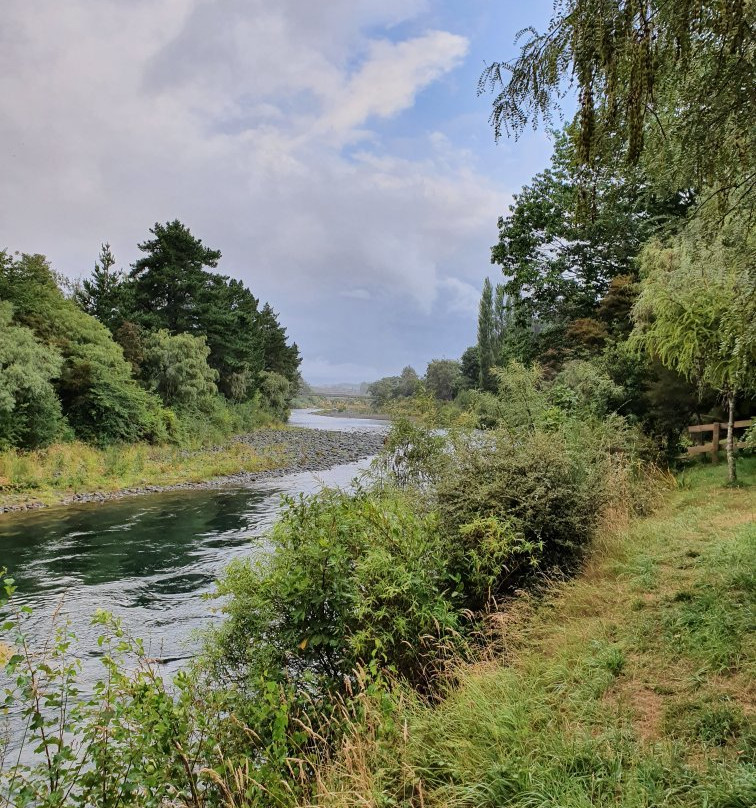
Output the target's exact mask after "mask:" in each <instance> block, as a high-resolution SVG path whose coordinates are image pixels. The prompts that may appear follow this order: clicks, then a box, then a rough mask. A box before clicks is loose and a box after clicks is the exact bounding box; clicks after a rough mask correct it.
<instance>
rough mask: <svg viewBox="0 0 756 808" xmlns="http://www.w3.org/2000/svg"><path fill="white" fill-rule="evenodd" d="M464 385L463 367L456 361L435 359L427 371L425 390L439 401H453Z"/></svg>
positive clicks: (429, 364)
mask: <svg viewBox="0 0 756 808" xmlns="http://www.w3.org/2000/svg"><path fill="white" fill-rule="evenodd" d="M461 383H462V365H461V364H460V363H459V362H457V361H455V360H454V359H433V360H432V361H431V362H429V363H428V367H427V369H426V371H425V389H426V390H427V391H428V392H429V393H431V394H432V395H433V396H434V397H435V398H437V399H438V400H439V401H451V400H452V399H453V398H454V396H455V395H456V394H457V391H458V390H459V388H460V385H461Z"/></svg>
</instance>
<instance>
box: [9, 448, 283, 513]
mask: <svg viewBox="0 0 756 808" xmlns="http://www.w3.org/2000/svg"><path fill="white" fill-rule="evenodd" d="M283 464H284V451H283V447H278V446H272V447H270V449H267V450H265V452H261V451H260V450H259V449H255V448H253V447H251V446H249V445H248V444H245V443H242V442H238V441H230V442H229V443H227V444H226V445H224V446H220V447H213V448H208V449H196V450H191V451H190V450H186V449H179V448H177V447H175V446H150V445H147V444H130V445H123V446H111V447H108V448H106V449H98V448H95V447H93V446H89V445H87V444H84V443H80V442H74V443H61V444H55V445H53V446H50V447H48V448H47V449H41V450H37V451H32V452H21V451H18V450H14V449H10V450H6V451H4V452H0V506H9V505H19V504H25V503H29V502H42V503H44V504H53V503H55V502H59V501H60V500H61V499H63V498H65V497H66V496H70V495H71V494H76V493H81V492H92V491H103V492H109V491H116V490H119V489H124V488H136V487H140V486H146V485H174V484H177V483H187V482H198V481H201V480H207V479H210V478H212V477H219V476H223V475H226V474H233V473H236V472H239V471H263V470H267V469H275V468H280V467H281V466H282V465H283Z"/></svg>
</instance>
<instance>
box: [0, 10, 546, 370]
mask: <svg viewBox="0 0 756 808" xmlns="http://www.w3.org/2000/svg"><path fill="white" fill-rule="evenodd" d="M551 7H552V2H551V0H531V2H529V3H522V2H520V1H519V0H499V2H495V1H494V0H488V2H486V0H317V1H316V2H312V0H276V2H271V1H270V0H66V2H60V0H33V2H32V1H31V0H3V25H2V26H1V27H0V97H2V99H3V111H2V115H0V248H7V249H9V250H11V251H15V250H19V251H22V252H34V253H43V254H44V255H46V256H47V257H48V258H49V260H50V261H51V263H52V266H53V268H54V269H55V270H56V271H58V272H60V273H62V274H64V275H67V276H69V277H72V278H75V277H80V276H85V275H87V274H88V273H89V272H90V271H91V268H92V266H93V264H94V261H95V259H96V258H97V255H98V253H99V250H100V245H101V243H103V242H106V241H107V242H109V243H110V245H111V247H112V249H113V252H114V254H115V256H116V259H117V264H118V265H119V266H122V267H124V268H128V265H129V264H131V263H132V262H133V261H134V260H136V258H137V257H138V256H139V255H140V253H139V251H138V249H137V244H138V243H139V242H142V241H145V240H146V239H147V238H149V235H150V234H149V229H150V227H153V226H154V224H155V222H166V221H169V220H173V219H179V220H181V221H182V222H183V223H184V224H185V225H187V226H188V227H189V228H190V229H191V231H192V233H193V234H194V235H195V236H197V237H199V238H201V239H202V241H203V242H204V243H205V244H206V245H207V246H209V247H211V248H213V249H220V250H221V252H222V253H223V257H222V259H221V261H220V263H219V266H218V271H220V272H222V273H223V274H226V275H230V276H232V277H235V278H240V279H242V280H243V281H244V282H245V283H246V284H247V285H248V286H249V287H250V288H251V289H252V291H253V292H254V294H255V295H256V296H257V297H259V298H260V299H261V301H269V302H270V303H271V304H272V305H273V307H274V309H275V310H276V311H277V312H279V314H280V320H281V322H282V323H283V325H285V326H286V328H287V331H288V334H289V335H290V337H291V338H292V339H293V340H295V341H296V342H297V344H298V345H299V348H300V351H301V353H302V356H303V363H302V374H303V376H304V378H305V379H307V380H308V381H309V382H311V383H314V384H323V383H334V382H353V383H356V382H361V381H371V380H374V379H376V378H379V377H381V376H384V375H391V374H394V373H397V372H399V371H400V370H401V369H402V367H404V366H405V365H408V364H410V365H412V366H414V367H415V368H416V369H417V370H418V371H419V372H420V373H421V374H422V373H423V372H424V370H425V366H426V364H427V363H428V361H430V360H431V359H434V358H457V357H459V356H460V355H461V353H462V352H463V351H464V349H465V348H466V347H467V346H468V345H470V344H473V343H474V342H475V332H476V318H477V305H478V300H479V296H480V289H481V287H482V283H483V279H484V278H485V277H486V275H490V276H491V277H492V278H495V277H496V272H497V270H496V268H495V267H492V266H491V264H490V260H489V259H490V248H491V245H493V244H494V243H495V241H496V238H497V228H496V221H497V219H498V217H499V216H500V215H502V214H505V213H506V211H507V206H508V205H509V203H510V202H511V199H512V194H513V193H516V192H517V191H518V190H519V189H520V188H521V186H522V185H523V184H525V183H527V182H528V181H529V179H530V178H531V177H532V176H533V175H534V174H535V173H537V172H538V171H540V170H542V169H543V168H544V167H545V166H546V165H547V163H548V160H549V156H550V153H551V144H550V141H549V139H548V138H547V136H546V135H545V134H544V133H543V132H526V133H525V134H524V135H523V136H522V137H521V138H520V139H519V140H518V141H516V142H515V141H507V140H502V141H500V142H499V143H498V144H497V143H494V139H493V133H492V130H491V127H490V125H489V123H488V116H489V114H490V104H491V97H490V96H481V97H478V96H477V93H476V87H477V81H478V78H479V76H480V73H481V71H482V70H483V68H484V67H485V64H486V63H487V62H490V61H494V60H505V59H508V58H511V57H512V56H514V55H515V53H516V46H515V44H514V39H515V35H516V33H517V31H519V30H520V29H522V28H524V27H525V26H529V25H532V26H535V27H536V28H537V29H539V30H542V29H543V28H544V27H545V25H546V23H547V21H548V19H549V14H550V11H551Z"/></svg>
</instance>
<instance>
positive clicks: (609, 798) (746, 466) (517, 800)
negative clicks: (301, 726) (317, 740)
mask: <svg viewBox="0 0 756 808" xmlns="http://www.w3.org/2000/svg"><path fill="white" fill-rule="evenodd" d="M723 478H724V471H723V470H722V468H711V467H709V468H705V467H704V468H701V467H699V468H697V469H695V470H692V471H689V472H687V473H685V474H684V475H683V476H682V477H681V478H680V481H679V483H678V487H677V488H676V489H675V490H674V491H671V492H670V493H669V494H668V495H667V496H666V497H665V500H664V503H663V504H662V506H661V507H660V508H659V509H658V510H657V511H656V512H655V513H654V514H653V515H652V516H650V517H647V518H644V519H639V520H636V521H633V522H632V523H630V524H626V525H624V526H615V527H614V528H613V529H611V530H607V531H606V532H605V534H604V537H603V538H602V540H601V541H600V542H598V546H597V548H596V552H595V554H594V557H593V560H592V561H591V563H590V564H589V565H588V566H587V568H586V569H585V570H584V572H583V573H582V574H581V575H580V576H579V577H578V578H576V579H575V580H573V581H571V582H569V583H566V584H564V585H562V586H560V587H559V588H558V589H556V590H555V591H554V593H553V594H552V595H551V596H550V597H549V598H547V599H546V601H545V602H542V603H541V604H540V605H538V606H534V605H530V604H528V603H527V602H526V601H524V602H523V603H521V604H520V605H519V607H518V608H517V609H515V610H514V613H513V614H510V615H509V616H508V618H507V619H506V621H505V622H504V625H503V627H502V634H503V640H502V647H501V648H500V649H499V650H498V652H497V653H495V654H492V659H490V660H489V661H486V662H482V663H478V664H477V665H474V666H470V667H467V668H464V669H463V670H462V671H461V672H460V679H459V681H458V683H457V686H456V687H455V688H454V689H453V691H451V693H450V694H449V695H448V697H447V698H446V699H445V700H444V701H443V702H441V703H440V704H439V705H438V706H435V707H429V706H426V705H422V704H418V703H417V702H416V701H413V700H412V699H411V698H407V702H406V704H404V705H403V706H402V707H401V708H400V715H399V720H397V721H395V731H393V732H392V731H391V730H387V729H386V725H385V721H384V722H383V724H382V725H381V724H380V722H379V721H376V722H375V723H376V726H375V727H373V729H372V731H366V730H365V727H364V726H363V727H362V729H361V730H360V731H359V732H356V733H355V735H354V736H353V737H352V738H350V739H349V741H348V743H347V745H346V746H345V749H344V750H343V754H342V756H341V757H340V759H339V760H338V761H337V762H336V763H334V764H332V766H331V767H330V768H329V769H328V770H327V771H326V772H325V774H324V778H323V783H322V788H321V794H320V796H319V799H318V804H320V805H332V806H347V805H350V806H356V805H360V806H376V808H377V806H395V805H404V806H422V808H431V807H432V806H469V807H470V808H472V807H473V806H475V808H499V806H522V808H525V806H527V807H528V808H537V807H540V806H544V808H545V806H549V808H587V807H588V806H627V808H636V807H638V808H640V807H641V806H643V807H644V808H651V806H681V807H682V806H686V807H687V806H690V808H694V807H695V808H701V807H702V806H710V807H711V808H713V807H714V806H717V807H718V808H751V807H752V806H754V805H756V724H755V723H754V719H755V718H756V712H755V711H756V698H755V697H756V690H755V689H754V688H755V686H756V667H755V666H754V660H755V659H756V654H755V651H756V632H754V629H756V622H755V619H756V618H755V612H754V605H755V604H756V462H754V460H748V461H744V462H743V466H742V479H743V481H744V482H745V483H746V484H747V485H746V486H745V487H743V488H740V489H726V488H724V487H723V486H722V481H723Z"/></svg>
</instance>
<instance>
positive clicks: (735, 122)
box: [479, 0, 756, 208]
mask: <svg viewBox="0 0 756 808" xmlns="http://www.w3.org/2000/svg"><path fill="white" fill-rule="evenodd" d="M752 13H753V7H752V4H751V3H747V2H742V0H723V2H713V0H703V2H699V1H698V0H695V1H694V0H680V1H679V2H674V3H670V2H666V0H557V2H556V3H555V7H554V14H553V17H552V19H551V22H550V24H549V27H548V30H547V31H546V32H544V33H540V34H539V33H538V32H536V31H535V29H533V28H528V29H526V30H525V32H523V33H524V34H525V36H526V40H525V42H524V44H523V45H522V46H521V48H520V53H519V56H518V57H517V58H516V59H514V60H513V61H511V62H494V63H493V64H491V65H489V66H488V67H487V68H486V70H485V71H484V72H483V75H482V76H481V78H480V82H479V91H480V92H484V91H486V90H487V89H490V90H492V91H494V92H495V93H496V96H495V98H494V101H493V112H492V115H491V122H492V124H493V127H494V134H495V136H496V138H497V139H498V138H499V137H500V136H501V135H502V133H512V134H514V135H515V136H518V135H519V134H520V133H521V132H522V131H523V130H524V128H525V127H526V126H527V125H529V124H532V125H534V126H535V125H537V124H538V123H539V121H540V122H545V123H546V124H547V125H549V124H550V123H551V121H552V120H553V113H554V110H555V108H556V107H557V105H558V103H559V101H560V99H561V98H563V97H564V95H565V93H566V91H567V90H568V89H572V88H575V89H576V90H577V96H578V113H577V118H576V126H575V127H574V129H573V130H572V140H573V143H574V144H575V147H576V156H577V159H578V161H579V164H580V165H581V166H582V168H583V169H584V172H585V173H586V174H587V175H589V174H590V172H591V171H592V170H593V169H595V168H596V166H597V165H604V166H608V167H609V168H612V167H613V166H616V165H617V163H618V159H619V161H621V160H622V158H623V157H624V159H625V162H626V163H627V164H630V165H635V164H638V163H639V162H642V163H643V164H644V165H645V166H646V176H647V177H649V178H650V180H651V181H652V182H653V183H654V185H655V186H656V187H658V188H661V189H663V190H664V191H665V192H675V191H677V190H678V189H680V188H699V189H700V188H703V187H704V186H710V187H711V188H713V189H714V190H715V191H716V192H717V193H718V194H720V195H721V196H729V197H730V202H731V203H732V204H739V205H742V206H743V207H745V208H747V207H748V206H750V205H752V204H753V195H754V192H755V191H756V127H754V126H753V97H754V56H755V47H756V46H755V43H754V23H753V17H752V16H751V15H752ZM649 169H650V170H649Z"/></svg>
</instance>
